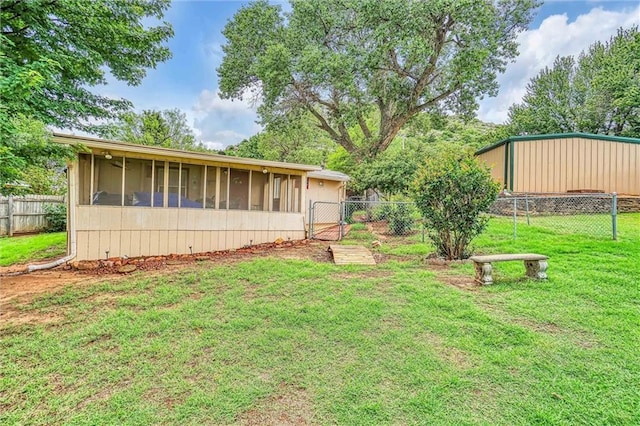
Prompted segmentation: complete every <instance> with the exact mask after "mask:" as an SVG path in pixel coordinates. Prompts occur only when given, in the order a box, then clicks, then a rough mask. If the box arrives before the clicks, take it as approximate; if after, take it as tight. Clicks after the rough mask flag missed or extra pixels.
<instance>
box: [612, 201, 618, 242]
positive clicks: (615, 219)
mask: <svg viewBox="0 0 640 426" xmlns="http://www.w3.org/2000/svg"><path fill="white" fill-rule="evenodd" d="M612 195H613V196H612V197H611V225H612V229H613V239H614V240H617V239H618V194H617V193H615V192H614V193H613V194H612Z"/></svg>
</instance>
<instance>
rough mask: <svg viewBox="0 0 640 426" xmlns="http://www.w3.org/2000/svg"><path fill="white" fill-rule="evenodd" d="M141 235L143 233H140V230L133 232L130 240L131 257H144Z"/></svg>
mask: <svg viewBox="0 0 640 426" xmlns="http://www.w3.org/2000/svg"><path fill="white" fill-rule="evenodd" d="M140 234H141V231H138V230H135V231H131V236H130V238H129V241H130V248H129V252H130V253H131V256H141V255H142V250H140Z"/></svg>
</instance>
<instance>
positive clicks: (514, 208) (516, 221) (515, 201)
mask: <svg viewBox="0 0 640 426" xmlns="http://www.w3.org/2000/svg"><path fill="white" fill-rule="evenodd" d="M517 212H518V199H517V198H516V197H514V198H513V239H514V240H515V239H516V236H517V230H516V228H517V223H518V218H517Z"/></svg>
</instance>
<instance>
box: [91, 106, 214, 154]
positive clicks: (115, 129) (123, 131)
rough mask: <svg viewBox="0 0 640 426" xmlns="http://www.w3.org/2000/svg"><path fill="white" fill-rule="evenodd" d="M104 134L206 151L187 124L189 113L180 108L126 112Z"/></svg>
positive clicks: (171, 146)
mask: <svg viewBox="0 0 640 426" xmlns="http://www.w3.org/2000/svg"><path fill="white" fill-rule="evenodd" d="M103 134H104V135H105V136H108V137H110V138H113V139H117V140H121V141H123V142H131V143H137V144H141V145H154V146H163V147H165V148H175V149H184V150H188V151H203V150H206V148H205V147H204V146H203V145H202V144H201V143H199V142H197V141H196V137H195V135H194V134H193V130H191V127H189V125H188V124H187V117H186V115H185V114H184V113H183V112H181V111H180V110H179V109H168V110H163V111H155V110H144V111H142V112H141V113H139V114H138V113H135V112H127V113H124V114H122V115H121V116H120V119H119V120H118V121H117V122H116V123H115V124H113V125H111V126H109V127H108V130H106V131H104V132H103Z"/></svg>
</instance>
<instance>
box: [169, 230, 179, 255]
mask: <svg viewBox="0 0 640 426" xmlns="http://www.w3.org/2000/svg"><path fill="white" fill-rule="evenodd" d="M177 248H178V231H176V230H174V229H172V230H170V231H169V232H167V252H168V253H174V254H175V253H177Z"/></svg>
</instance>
